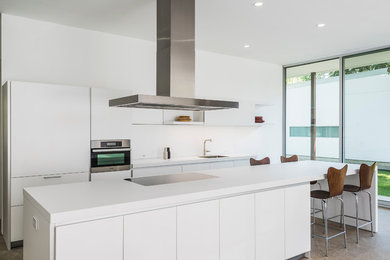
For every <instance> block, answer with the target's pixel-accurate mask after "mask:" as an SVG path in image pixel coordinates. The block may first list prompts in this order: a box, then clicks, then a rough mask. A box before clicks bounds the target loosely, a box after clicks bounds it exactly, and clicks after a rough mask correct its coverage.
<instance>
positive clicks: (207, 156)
mask: <svg viewBox="0 0 390 260" xmlns="http://www.w3.org/2000/svg"><path fill="white" fill-rule="evenodd" d="M224 157H229V156H227V155H201V156H199V158H224Z"/></svg>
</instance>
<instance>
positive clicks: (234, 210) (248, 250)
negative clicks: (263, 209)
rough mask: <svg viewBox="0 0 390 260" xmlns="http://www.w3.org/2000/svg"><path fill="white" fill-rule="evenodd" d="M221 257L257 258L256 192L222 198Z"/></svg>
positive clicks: (227, 259)
mask: <svg viewBox="0 0 390 260" xmlns="http://www.w3.org/2000/svg"><path fill="white" fill-rule="evenodd" d="M220 256H221V257H220V259H221V260H237V259H240V260H254V259H255V203H254V194H249V195H242V196H237V197H232V198H227V199H222V200H220Z"/></svg>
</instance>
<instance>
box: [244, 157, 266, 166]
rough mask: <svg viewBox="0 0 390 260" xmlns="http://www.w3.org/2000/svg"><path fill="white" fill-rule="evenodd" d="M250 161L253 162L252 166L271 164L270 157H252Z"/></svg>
mask: <svg viewBox="0 0 390 260" xmlns="http://www.w3.org/2000/svg"><path fill="white" fill-rule="evenodd" d="M249 163H250V164H251V166H256V165H264V164H270V159H269V157H265V158H263V159H261V160H255V159H254V158H250V159H249Z"/></svg>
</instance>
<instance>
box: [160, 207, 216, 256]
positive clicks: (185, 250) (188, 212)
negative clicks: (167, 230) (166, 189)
mask: <svg viewBox="0 0 390 260" xmlns="http://www.w3.org/2000/svg"><path fill="white" fill-rule="evenodd" d="M160 259H161V258H160ZM177 259H178V260H199V259H202V260H219V201H218V200H214V201H208V202H201V203H196V204H190V205H185V206H179V207H178V208H177Z"/></svg>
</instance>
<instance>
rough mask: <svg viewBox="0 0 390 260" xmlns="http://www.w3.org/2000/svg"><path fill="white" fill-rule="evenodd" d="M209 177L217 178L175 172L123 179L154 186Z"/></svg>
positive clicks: (200, 174)
mask: <svg viewBox="0 0 390 260" xmlns="http://www.w3.org/2000/svg"><path fill="white" fill-rule="evenodd" d="M210 178H218V177H217V176H213V175H208V174H202V173H196V172H195V173H192V172H185V173H177V174H167V175H158V176H148V177H138V178H128V179H125V181H130V182H134V183H137V184H140V185H143V186H154V185H162V184H170V183H177V182H187V181H200V180H205V179H210Z"/></svg>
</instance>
